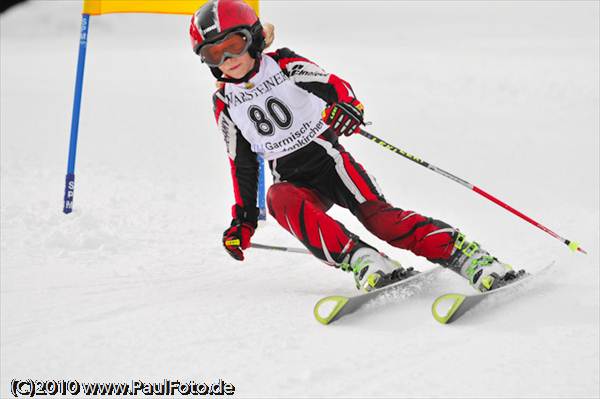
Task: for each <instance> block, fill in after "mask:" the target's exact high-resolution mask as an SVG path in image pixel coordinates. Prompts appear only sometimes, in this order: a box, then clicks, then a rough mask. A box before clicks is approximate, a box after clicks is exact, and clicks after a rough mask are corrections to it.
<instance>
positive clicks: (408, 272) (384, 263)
mask: <svg viewBox="0 0 600 399" xmlns="http://www.w3.org/2000/svg"><path fill="white" fill-rule="evenodd" d="M341 268H342V270H346V271H352V273H353V274H354V281H355V282H356V288H357V289H359V290H364V291H367V292H369V291H372V290H374V289H377V288H381V287H385V286H386V285H389V284H392V283H395V282H397V281H400V280H403V279H405V278H407V277H410V276H412V275H414V274H416V272H415V271H414V270H413V268H412V267H409V268H407V269H405V268H403V267H402V265H401V264H400V262H397V261H395V260H392V259H390V258H388V257H387V256H386V255H384V254H383V253H380V252H377V250H375V249H373V248H371V247H367V246H364V247H361V248H358V249H357V250H356V251H354V253H353V254H352V255H351V256H350V257H349V261H348V262H344V263H343V264H342V265H341Z"/></svg>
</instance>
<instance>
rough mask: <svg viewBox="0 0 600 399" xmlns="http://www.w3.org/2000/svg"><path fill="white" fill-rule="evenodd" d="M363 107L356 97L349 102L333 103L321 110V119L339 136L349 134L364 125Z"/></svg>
mask: <svg viewBox="0 0 600 399" xmlns="http://www.w3.org/2000/svg"><path fill="white" fill-rule="evenodd" d="M364 111H365V107H364V106H363V105H362V103H361V102H360V101H358V100H357V99H353V100H352V101H350V102H342V103H334V104H331V105H330V106H329V107H327V108H325V110H324V111H323V120H324V121H325V123H327V124H328V125H329V126H331V128H332V129H333V131H334V132H335V133H336V134H337V135H338V136H341V135H342V134H343V135H345V136H350V135H352V134H354V133H357V132H358V131H359V130H360V125H364V124H365V122H364V120H363V114H364Z"/></svg>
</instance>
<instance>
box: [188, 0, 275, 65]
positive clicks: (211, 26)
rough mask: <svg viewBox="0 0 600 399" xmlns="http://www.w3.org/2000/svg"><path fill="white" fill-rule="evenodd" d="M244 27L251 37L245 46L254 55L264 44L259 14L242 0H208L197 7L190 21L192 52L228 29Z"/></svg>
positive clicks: (231, 30) (222, 35) (225, 33)
mask: <svg viewBox="0 0 600 399" xmlns="http://www.w3.org/2000/svg"><path fill="white" fill-rule="evenodd" d="M238 30H246V31H248V32H249V33H250V35H251V37H252V44H251V46H250V48H249V49H248V52H249V53H250V55H251V56H252V57H254V58H256V56H257V55H258V54H259V53H260V52H262V50H264V48H265V44H264V43H265V41H264V34H263V29H262V25H261V23H260V20H259V19H258V16H257V15H256V13H255V12H254V10H253V9H252V7H250V6H249V5H248V4H246V3H245V2H244V1H242V0H210V1H208V2H207V3H206V4H204V5H203V6H202V7H200V8H199V9H198V11H196V13H195V14H194V16H193V17H192V23H191V24H190V37H191V40H192V48H193V50H194V53H196V54H198V53H199V51H200V48H201V47H202V46H203V45H204V44H207V43H211V42H214V41H216V40H219V39H220V38H222V37H224V36H225V35H227V34H228V33H230V32H235V31H238Z"/></svg>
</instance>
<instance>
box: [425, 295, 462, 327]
mask: <svg viewBox="0 0 600 399" xmlns="http://www.w3.org/2000/svg"><path fill="white" fill-rule="evenodd" d="M464 300H465V295H462V294H446V295H442V296H440V297H438V298H437V299H436V300H435V302H433V305H432V306H431V313H432V314H433V318H434V319H436V320H437V321H439V322H440V323H442V324H446V323H448V320H450V319H451V318H452V316H453V315H454V313H455V312H456V311H457V310H458V308H459V307H460V305H461V304H462V303H463V301H464ZM441 303H444V306H443V307H444V308H446V307H447V305H448V304H451V305H450V308H449V309H448V310H447V312H446V313H445V314H440V313H439V311H438V307H439V305H440V304H441Z"/></svg>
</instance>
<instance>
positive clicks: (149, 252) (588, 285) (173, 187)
mask: <svg viewBox="0 0 600 399" xmlns="http://www.w3.org/2000/svg"><path fill="white" fill-rule="evenodd" d="M310 4H311V5H310V6H306V5H305V3H303V2H283V1H282V2H264V4H263V6H262V13H263V14H262V19H263V20H264V21H269V22H273V23H274V24H275V26H276V29H277V32H276V42H275V45H274V46H277V47H283V46H287V47H290V48H292V49H294V50H296V51H297V52H298V53H300V54H303V55H306V56H307V57H309V58H312V59H313V60H315V61H316V62H317V63H319V64H321V65H322V66H323V67H324V68H325V69H326V70H328V71H331V72H334V73H337V74H339V75H340V76H342V77H344V78H345V79H347V80H348V81H350V82H351V83H352V85H353V88H354V89H355V91H356V92H357V94H358V95H359V97H360V98H361V100H362V101H363V102H364V103H365V104H366V109H367V111H366V116H367V119H369V120H371V121H373V125H372V126H371V127H370V129H369V130H370V131H372V132H373V133H374V134H376V135H380V136H381V137H382V138H384V139H386V140H388V141H390V142H391V143H394V144H396V145H398V146H399V147H400V148H403V149H406V150H407V151H409V152H413V153H414V154H416V155H419V156H420V157H422V158H424V159H426V160H427V161H429V162H431V163H433V164H435V165H437V166H440V167H442V168H444V169H447V170H449V171H450V172H452V173H455V174H457V175H458V176H461V177H464V178H466V179H467V180H469V181H471V182H473V183H474V184H477V185H479V186H481V187H482V188H484V189H486V190H487V191H489V192H490V193H492V194H494V195H497V196H498V197H500V198H501V199H503V200H505V201H507V202H508V203H509V204H511V205H513V206H514V207H515V208H517V209H519V210H522V211H524V212H525V213H526V214H528V215H530V216H531V217H533V218H534V219H536V220H539V221H540V222H541V223H543V224H545V225H547V226H548V227H550V228H551V229H553V230H555V231H556V232H558V233H559V234H562V235H564V236H566V237H568V238H571V239H574V240H578V241H579V242H580V243H581V245H582V246H583V247H584V248H585V249H587V250H588V252H589V255H588V256H583V255H580V254H572V253H570V252H569V251H568V250H567V249H566V248H565V247H564V246H563V245H562V244H560V243H559V242H558V241H555V240H553V239H552V238H551V237H549V236H547V235H546V234H544V233H543V232H541V231H539V230H537V229H535V228H534V227H532V226H530V225H528V224H527V223H525V222H523V221H521V220H519V219H517V218H515V217H514V216H513V215H510V214H508V213H507V212H506V211H505V210H503V209H501V208H499V207H497V206H495V205H493V204H491V203H489V202H488V201H485V200H484V199H482V198H477V197H478V196H477V195H475V194H474V193H472V192H469V191H468V190H464V189H463V188H462V187H459V186H458V185H456V184H455V183H453V182H450V181H449V180H446V179H444V178H442V177H440V176H438V175H436V174H433V173H431V172H429V171H427V170H425V169H424V168H420V167H415V165H413V164H411V163H410V162H407V161H405V160H403V159H401V158H399V157H397V156H395V155H394V154H392V153H387V152H385V150H383V149H381V148H380V147H378V146H375V145H373V144H371V143H369V142H367V141H365V140H363V139H362V138H360V137H353V138H344V145H346V146H347V148H349V149H350V151H352V153H353V154H354V155H355V157H356V158H357V159H358V160H359V162H361V163H362V164H363V165H364V166H365V167H366V169H367V170H368V171H369V172H370V173H372V174H373V175H375V176H376V177H377V181H378V183H379V185H380V186H381V187H382V188H383V191H384V192H385V194H386V197H387V198H388V199H389V200H390V202H392V203H394V204H397V205H398V206H400V207H403V208H406V209H415V210H417V211H420V212H423V213H424V214H427V215H431V216H433V217H436V218H439V219H442V220H445V221H448V222H449V223H451V224H454V225H456V226H457V227H459V228H461V229H462V230H463V231H465V232H466V233H467V235H469V236H472V237H474V238H475V239H477V240H478V241H480V242H481V243H482V244H483V245H484V246H485V247H486V248H489V249H490V250H491V251H492V252H493V253H494V254H497V256H498V257H500V258H501V259H505V260H506V261H508V262H509V263H512V264H513V265H515V267H523V268H526V269H527V270H529V271H531V272H535V271H536V270H539V269H541V268H542V267H543V266H544V265H546V264H548V262H549V261H551V260H556V267H554V268H553V270H552V271H551V272H549V273H547V274H546V275H544V276H541V277H540V278H537V279H535V281H532V283H531V285H530V286H528V288H527V289H526V290H522V291H520V292H518V293H517V294H516V295H515V297H514V298H505V297H502V298H498V299H496V298H494V300H490V301H487V302H485V303H482V304H481V305H480V307H478V309H477V310H473V312H472V313H471V314H469V315H465V317H464V318H463V319H461V320H460V321H458V322H457V323H456V324H453V325H449V326H442V325H440V324H438V323H437V322H436V321H435V320H434V319H433V318H432V316H431V313H430V306H431V303H432V301H433V300H434V298H435V297H436V296H437V295H440V294H442V293H446V292H451V291H459V292H469V290H470V288H469V287H468V286H466V284H465V282H464V281H462V280H461V279H460V278H459V277H458V276H456V275H454V274H452V273H450V272H448V271H442V272H441V273H439V274H438V276H437V277H436V279H435V281H433V282H432V283H431V284H430V285H427V286H424V287H422V289H419V290H417V292H416V293H414V295H412V296H410V297H409V298H404V299H403V298H394V299H392V300H388V301H385V303H382V304H376V306H373V312H370V313H369V312H359V313H357V314H355V315H351V316H349V317H348V318H345V319H342V320H340V321H339V322H338V323H335V324H333V325H331V326H327V327H325V326H322V325H320V324H319V323H317V322H316V321H315V320H314V318H313V316H312V308H313V306H314V304H315V302H316V301H317V300H318V299H320V298H321V297H323V296H327V295H333V294H340V295H352V294H353V293H354V288H353V279H352V277H351V276H350V275H347V274H344V273H343V272H341V271H339V270H334V269H332V268H328V267H326V266H324V265H322V264H320V263H319V262H317V261H315V260H313V259H312V258H310V257H307V256H304V255H297V254H282V253H270V252H265V251H260V250H252V251H248V252H247V260H246V261H245V262H244V263H240V262H236V261H234V260H232V259H230V258H229V257H228V256H227V255H226V254H225V253H224V251H223V249H222V247H221V243H220V239H221V234H222V231H223V230H224V228H225V227H226V226H227V224H228V223H229V214H230V207H231V204H232V201H233V195H232V190H231V184H230V178H229V170H228V162H227V160H226V155H225V149H224V145H223V142H222V138H221V137H220V134H219V133H218V132H217V131H216V129H215V125H214V118H213V115H212V112H211V109H212V104H211V95H210V93H211V92H212V90H213V83H212V79H211V76H210V73H209V72H208V70H207V68H206V67H205V66H204V65H201V64H200V63H199V61H198V60H197V59H196V58H195V57H194V55H193V54H192V52H191V51H190V49H189V41H188V39H187V37H186V35H187V27H188V21H189V18H188V17H185V16H164V15H126V14H121V15H107V16H102V17H100V18H95V17H94V18H92V20H91V25H90V35H89V48H88V59H87V66H86V76H85V84H84V99H83V108H82V114H81V124H80V138H79V148H78V158H77V172H76V190H75V211H74V212H73V214H71V215H69V216H65V215H63V214H62V212H61V209H62V195H63V191H62V190H63V186H64V175H65V167H66V157H67V146H68V132H69V126H70V115H71V108H72V96H73V83H74V77H75V64H76V59H77V45H78V33H79V23H80V17H79V13H80V6H79V4H78V3H77V2H68V1H66V2H65V1H62V2H61V1H56V2H44V1H32V2H29V3H27V4H25V5H21V6H18V7H16V8H14V9H11V10H10V11H9V12H7V13H4V14H2V15H1V16H0V29H1V32H0V33H1V34H0V41H1V42H0V49H1V51H0V56H1V65H0V67H1V68H0V73H1V98H0V103H1V118H0V123H1V125H0V127H1V164H0V177H1V193H0V194H1V202H0V215H1V230H0V235H1V240H0V250H1V258H0V261H1V268H0V271H1V287H0V299H1V301H0V302H1V304H0V306H1V307H0V310H1V330H0V332H1V348H0V349H1V353H2V355H1V356H2V359H1V367H0V370H1V379H0V397H2V398H6V397H9V396H10V394H9V383H10V381H11V380H12V379H13V378H22V379H24V378H32V379H40V380H41V379H49V378H51V379H66V378H69V379H79V380H81V381H93V380H99V381H129V380H131V379H144V380H146V381H161V380H162V379H163V378H178V379H180V380H186V379H194V380H198V381H207V382H212V381H213V380H217V379H218V378H223V379H225V380H226V381H228V382H231V383H233V384H234V385H235V386H236V395H238V396H240V397H298V396H303V397H323V396H329V397H331V396H344V397H364V396H379V397H524V398H534V397H582V398H583V397H586V398H587V397H598V396H599V385H600V382H599V379H598V375H600V370H599V348H598V346H599V341H600V340H599V313H600V303H599V302H600V300H599V297H598V292H599V274H598V268H599V266H600V262H599V258H598V254H599V253H600V248H599V242H600V237H599V230H600V227H599V199H598V196H599V181H600V177H599V174H600V166H599V138H598V137H599V120H598V108H599V89H598V87H599V81H598V79H599V78H598V70H599V68H598V59H599V57H598V55H599V54H598V53H599V42H598V40H599V39H598V16H599V7H598V3H595V2H570V3H561V2H543V1H539V2H527V3H506V4H504V3H503V4H502V5H499V3H477V4H475V3H470V2H468V3H464V2H463V3H455V2H443V3H436V2H426V3H422V4H417V3H411V2H374V3H373V5H371V6H369V7H366V6H365V5H363V4H362V3H357V2H350V3H349V4H348V7H345V8H343V9H341V8H340V7H338V6H337V5H336V4H337V3H330V2H320V3H319V5H316V3H310ZM315 8H317V9H315ZM365 16H366V18H365ZM31 21H36V29H35V30H34V31H35V32H34V31H32V29H31V28H30V27H31ZM309 27H310V28H309ZM340 38H341V39H342V40H343V43H340V42H339V39H340ZM376 69H377V70H378V72H377V73H376V74H375V73H373V71H374V70H376ZM268 179H269V180H270V177H269V178H268ZM332 214H333V215H334V216H335V217H338V218H339V219H340V220H341V221H342V222H343V223H344V224H345V225H346V226H347V227H348V228H350V229H351V230H353V231H355V232H357V233H358V234H360V235H361V236H362V237H363V238H365V239H366V240H367V241H369V242H370V243H372V244H376V245H377V246H378V247H379V248H380V249H382V250H384V251H386V252H387V253H388V254H389V255H390V256H393V257H394V258H397V259H399V260H400V261H401V262H403V263H404V264H405V265H413V266H415V268H417V269H419V270H425V269H427V268H429V267H430V266H431V265H429V264H428V263H427V262H426V261H425V260H423V259H421V258H417V257H415V256H412V255H411V254H408V253H406V252H404V251H401V250H398V249H394V248H392V247H390V246H388V245H387V244H382V243H379V242H378V241H377V239H376V238H374V237H373V236H371V235H370V234H368V233H367V232H366V231H365V230H364V228H362V227H361V226H360V225H359V223H358V222H357V221H356V220H354V219H352V217H351V216H350V215H349V214H348V213H347V212H346V211H344V210H342V209H333V210H332ZM255 240H256V241H257V242H261V243H274V244H279V245H290V246H298V245H299V244H298V243H296V242H294V239H293V237H291V236H289V235H288V234H287V233H286V232H285V231H283V230H282V229H281V228H280V227H279V226H278V225H277V224H276V223H275V222H274V221H273V220H269V221H268V222H267V223H265V224H263V225H261V227H260V228H259V230H258V231H257V233H256V235H255Z"/></svg>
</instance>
